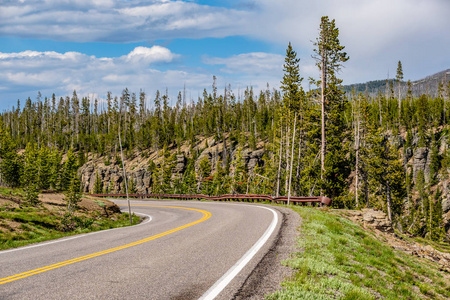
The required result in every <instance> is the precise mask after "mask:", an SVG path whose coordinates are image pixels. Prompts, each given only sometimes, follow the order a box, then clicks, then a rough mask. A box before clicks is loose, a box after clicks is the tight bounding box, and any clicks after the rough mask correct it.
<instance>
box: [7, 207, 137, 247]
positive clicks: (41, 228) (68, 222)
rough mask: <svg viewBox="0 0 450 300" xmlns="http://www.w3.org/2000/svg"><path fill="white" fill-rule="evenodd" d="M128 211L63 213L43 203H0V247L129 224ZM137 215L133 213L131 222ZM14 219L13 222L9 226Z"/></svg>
mask: <svg viewBox="0 0 450 300" xmlns="http://www.w3.org/2000/svg"><path fill="white" fill-rule="evenodd" d="M129 222H130V221H129V216H128V214H126V213H124V214H116V215H114V217H113V218H108V217H105V216H104V215H101V214H100V213H89V214H87V213H82V212H81V213H77V214H68V213H66V214H64V215H61V214H60V213H56V212H52V211H49V210H47V209H45V208H43V207H24V208H17V207H16V208H12V207H9V206H6V205H5V206H2V207H0V250H5V249H9V248H16V247H21V246H25V245H28V244H32V243H37V242H42V241H47V240H52V239H57V238H61V237H64V236H69V235H75V234H80V233H88V232H92V231H98V230H104V229H110V228H117V227H124V226H128V225H129V224H130V223H129ZM137 222H139V217H137V216H133V223H135V224H136V223H137ZM12 223H14V226H11V225H12Z"/></svg>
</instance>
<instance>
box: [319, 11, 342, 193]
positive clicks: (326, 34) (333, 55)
mask: <svg viewBox="0 0 450 300" xmlns="http://www.w3.org/2000/svg"><path fill="white" fill-rule="evenodd" d="M314 46H316V48H315V49H314V52H315V56H314V58H315V59H316V62H317V63H316V65H317V66H318V68H319V70H320V72H321V76H320V95H321V100H320V103H321V135H322V138H321V149H320V161H321V181H322V185H324V184H325V190H330V189H334V188H332V186H334V185H335V182H334V179H333V178H332V177H329V176H326V174H330V170H328V171H327V169H326V165H327V163H326V161H328V162H329V163H328V165H329V167H331V166H333V167H332V168H333V169H334V166H336V165H339V164H341V165H342V162H341V161H340V158H329V159H326V157H325V156H326V153H331V152H335V151H336V150H337V149H330V151H327V149H326V147H327V137H326V135H327V127H328V129H331V131H332V132H330V134H331V135H334V134H339V130H342V117H341V116H339V115H340V114H341V113H342V109H344V108H345V106H344V105H342V103H341V102H342V101H343V100H344V99H343V92H342V90H341V87H340V85H341V83H342V80H341V79H338V78H337V73H338V72H339V70H340V69H341V67H342V64H343V63H344V62H346V61H347V60H348V59H349V57H348V56H347V53H345V52H344V51H343V50H344V48H345V47H344V46H342V45H341V44H340V41H339V29H338V28H337V27H336V24H335V20H334V19H333V20H331V21H330V20H329V18H328V17H327V16H324V17H322V19H321V23H320V30H319V37H318V38H317V40H316V43H314ZM330 113H331V114H334V115H333V116H332V115H330ZM327 115H328V118H327ZM332 122H335V123H334V124H332ZM332 139H333V140H334V139H335V137H334V136H332ZM339 139H340V140H341V141H342V140H343V137H340V138H338V140H339ZM336 142H337V141H333V143H334V144H335V146H334V147H333V148H335V147H338V145H337V143H336ZM342 150H344V149H342ZM332 154H336V153H332ZM336 171H337V170H331V174H333V173H334V174H336ZM332 176H333V175H332ZM326 177H328V178H326ZM330 180H331V181H330ZM321 190H322V192H324V191H325V190H324V189H321ZM333 194H336V193H335V192H333Z"/></svg>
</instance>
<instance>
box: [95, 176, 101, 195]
mask: <svg viewBox="0 0 450 300" xmlns="http://www.w3.org/2000/svg"><path fill="white" fill-rule="evenodd" d="M101 193H103V181H102V179H101V177H100V175H99V174H98V171H97V172H95V182H94V194H101Z"/></svg>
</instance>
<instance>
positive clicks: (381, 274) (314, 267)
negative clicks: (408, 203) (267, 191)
mask: <svg viewBox="0 0 450 300" xmlns="http://www.w3.org/2000/svg"><path fill="white" fill-rule="evenodd" d="M293 209H294V210H295V211H297V212H298V213H299V214H300V216H301V217H302V219H303V220H302V227H301V230H300V234H301V236H300V237H299V239H298V246H299V249H300V250H299V252H297V253H294V254H293V255H292V258H291V259H289V260H286V261H284V264H285V265H287V266H289V267H291V268H292V269H294V275H293V276H292V278H289V279H288V280H286V281H285V282H283V284H282V286H283V289H282V290H280V291H278V292H275V293H273V294H271V295H268V296H266V299H271V300H272V299H449V298H450V280H449V278H450V276H449V274H448V273H444V272H443V271H440V270H439V268H438V266H437V265H435V264H433V263H431V262H429V261H425V260H422V259H419V258H416V257H413V256H410V255H407V254H405V253H403V252H400V251H396V250H394V249H392V248H391V247H389V246H388V245H386V244H383V243H382V242H380V241H378V240H377V239H376V237H375V236H374V235H373V234H372V233H370V232H368V231H364V230H363V229H362V228H361V227H360V226H359V225H356V224H354V223H352V222H351V221H349V220H347V219H344V218H342V217H339V216H337V215H334V214H332V213H330V212H327V211H326V210H319V209H314V208H308V207H293Z"/></svg>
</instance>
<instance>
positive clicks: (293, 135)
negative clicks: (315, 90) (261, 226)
mask: <svg viewBox="0 0 450 300" xmlns="http://www.w3.org/2000/svg"><path fill="white" fill-rule="evenodd" d="M296 124H297V113H296V114H295V118H294V133H293V134H292V151H291V168H290V169H289V192H288V205H289V202H290V201H291V183H292V169H293V163H294V145H295V144H294V140H295V125H296Z"/></svg>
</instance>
